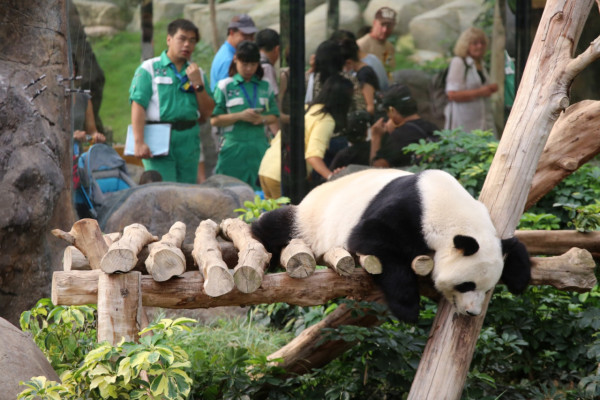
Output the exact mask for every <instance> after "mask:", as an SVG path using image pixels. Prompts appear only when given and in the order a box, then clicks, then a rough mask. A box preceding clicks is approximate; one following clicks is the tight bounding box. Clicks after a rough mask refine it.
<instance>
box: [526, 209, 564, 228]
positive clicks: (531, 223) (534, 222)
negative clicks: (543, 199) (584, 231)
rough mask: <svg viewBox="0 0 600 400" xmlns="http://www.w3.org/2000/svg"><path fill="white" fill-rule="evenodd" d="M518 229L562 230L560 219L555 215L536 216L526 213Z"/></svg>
mask: <svg viewBox="0 0 600 400" xmlns="http://www.w3.org/2000/svg"><path fill="white" fill-rule="evenodd" d="M518 229H523V230H534V229H539V230H552V229H560V218H558V217H557V216H556V215H553V214H548V213H544V214H535V213H530V212H526V213H524V214H523V215H522V216H521V220H520V221H519V227H518Z"/></svg>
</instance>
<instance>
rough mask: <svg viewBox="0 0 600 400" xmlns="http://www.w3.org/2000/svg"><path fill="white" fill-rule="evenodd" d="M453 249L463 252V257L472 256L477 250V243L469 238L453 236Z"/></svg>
mask: <svg viewBox="0 0 600 400" xmlns="http://www.w3.org/2000/svg"><path fill="white" fill-rule="evenodd" d="M454 247H456V248H457V249H459V250H462V251H463V254H464V255H465V256H472V255H473V254H475V253H477V250H479V243H477V240H475V238H473V237H471V236H463V235H456V236H454Z"/></svg>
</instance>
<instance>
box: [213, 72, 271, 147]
mask: <svg viewBox="0 0 600 400" xmlns="http://www.w3.org/2000/svg"><path fill="white" fill-rule="evenodd" d="M242 86H243V87H244V89H245V90H246V92H245V93H244V90H243V89H242ZM255 91H256V96H254V93H255ZM246 95H247V96H246ZM214 99H215V109H214V111H213V115H221V114H233V113H237V112H241V111H244V110H245V109H247V108H263V109H264V110H263V112H262V113H261V114H262V115H276V116H279V108H277V101H276V100H275V94H274V92H273V88H272V87H271V85H270V84H269V82H267V81H263V80H259V79H258V78H257V77H256V76H253V77H252V79H250V81H249V82H246V81H244V78H242V76H241V75H240V74H235V75H234V76H232V77H229V78H225V79H223V80H220V81H219V83H218V84H217V87H216V88H215V93H214ZM223 134H224V136H225V138H227V137H235V138H236V140H238V141H246V140H252V139H256V138H264V137H265V128H264V125H253V124H251V123H249V122H246V121H238V122H236V123H235V124H233V125H230V126H226V127H224V128H223Z"/></svg>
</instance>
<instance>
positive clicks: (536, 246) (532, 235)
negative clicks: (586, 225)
mask: <svg viewBox="0 0 600 400" xmlns="http://www.w3.org/2000/svg"><path fill="white" fill-rule="evenodd" d="M515 236H516V237H517V238H518V239H519V240H520V241H521V242H523V244H524V245H525V247H527V251H528V252H529V254H536V255H557V254H564V253H566V252H567V251H569V249H571V248H573V247H578V248H581V249H585V250H587V251H589V252H590V253H592V256H593V257H594V258H599V257H600V232H585V233H584V232H577V231H543V230H535V231H516V232H515Z"/></svg>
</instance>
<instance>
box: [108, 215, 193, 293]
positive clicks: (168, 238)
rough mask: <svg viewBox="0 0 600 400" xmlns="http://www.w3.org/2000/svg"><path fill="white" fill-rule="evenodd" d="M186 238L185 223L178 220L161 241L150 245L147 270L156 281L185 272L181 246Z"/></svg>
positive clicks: (162, 280)
mask: <svg viewBox="0 0 600 400" xmlns="http://www.w3.org/2000/svg"><path fill="white" fill-rule="evenodd" d="M184 239H185V224H184V223H183V222H180V221H177V222H175V223H174V224H173V226H171V229H169V232H168V233H167V234H165V235H164V236H163V237H162V238H161V239H160V241H158V242H156V243H150V244H149V245H148V250H149V254H148V258H146V262H145V264H146V270H147V271H148V273H149V274H150V275H152V278H154V280H155V281H157V282H164V281H166V280H167V279H171V278H172V277H174V276H177V275H181V274H183V273H184V272H185V256H184V255H183V252H182V251H181V248H180V247H181V245H182V243H183V240H184ZM109 251H110V250H109ZM136 257H137V255H136Z"/></svg>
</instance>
